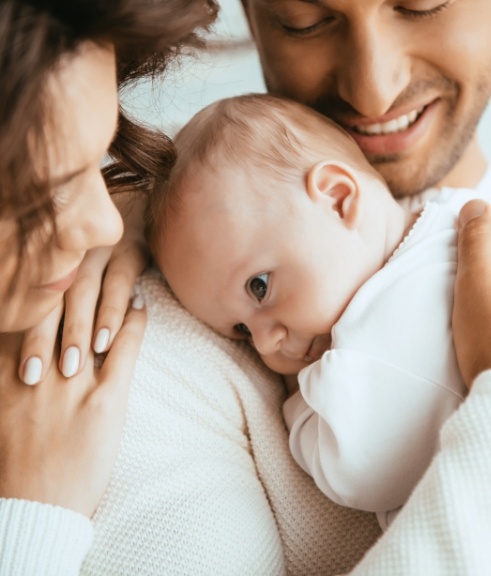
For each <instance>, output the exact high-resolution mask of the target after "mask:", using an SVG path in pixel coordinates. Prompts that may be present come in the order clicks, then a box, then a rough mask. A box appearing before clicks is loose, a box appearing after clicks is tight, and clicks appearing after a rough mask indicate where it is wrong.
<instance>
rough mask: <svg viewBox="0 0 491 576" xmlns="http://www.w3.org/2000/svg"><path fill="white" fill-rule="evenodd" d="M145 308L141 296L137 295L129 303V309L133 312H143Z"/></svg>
mask: <svg viewBox="0 0 491 576" xmlns="http://www.w3.org/2000/svg"><path fill="white" fill-rule="evenodd" d="M144 306H145V301H144V300H143V296H142V295H141V294H137V295H136V296H135V297H134V298H133V300H132V301H131V307H132V308H133V309H134V310H143V307H144Z"/></svg>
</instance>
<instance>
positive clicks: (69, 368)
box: [61, 346, 80, 378]
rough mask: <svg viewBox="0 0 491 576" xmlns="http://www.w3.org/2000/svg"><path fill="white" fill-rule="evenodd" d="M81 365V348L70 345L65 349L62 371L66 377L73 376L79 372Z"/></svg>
mask: <svg viewBox="0 0 491 576" xmlns="http://www.w3.org/2000/svg"><path fill="white" fill-rule="evenodd" d="M79 365H80V350H79V349H78V348H77V347H76V346H70V347H69V348H67V349H66V350H65V354H64V355H63V363H62V365H61V373H62V374H63V376H65V378H71V377H72V376H75V374H76V373H77V372H78V367H79Z"/></svg>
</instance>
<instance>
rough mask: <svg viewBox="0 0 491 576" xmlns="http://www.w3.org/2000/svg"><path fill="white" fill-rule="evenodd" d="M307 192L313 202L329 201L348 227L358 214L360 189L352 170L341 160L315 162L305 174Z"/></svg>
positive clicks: (356, 219) (351, 226)
mask: <svg viewBox="0 0 491 576" xmlns="http://www.w3.org/2000/svg"><path fill="white" fill-rule="evenodd" d="M307 193H308V195H309V196H310V198H311V200H312V201H313V202H322V203H323V204H325V202H326V200H328V201H329V203H330V207H331V208H332V210H334V211H335V212H337V214H338V216H339V217H340V218H341V219H342V220H343V221H344V223H345V224H346V225H347V226H349V227H350V228H356V226H357V224H358V218H359V214H360V190H359V187H358V181H357V179H356V177H355V174H354V172H353V170H351V168H350V167H349V166H347V165H346V164H343V163H342V162H329V161H327V160H325V161H322V162H317V164H314V166H312V168H311V169H310V170H309V172H308V174H307Z"/></svg>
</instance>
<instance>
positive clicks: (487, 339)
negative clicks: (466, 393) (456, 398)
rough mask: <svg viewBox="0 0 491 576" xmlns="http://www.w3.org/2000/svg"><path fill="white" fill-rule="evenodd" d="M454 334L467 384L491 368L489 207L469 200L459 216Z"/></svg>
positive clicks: (477, 201) (490, 240)
mask: <svg viewBox="0 0 491 576" xmlns="http://www.w3.org/2000/svg"><path fill="white" fill-rule="evenodd" d="M452 325H453V334H454V341H455V348H456V350H457V359H458V362H459V367H460V371H461V373H462V376H463V378H464V381H465V383H466V385H467V386H468V387H469V388H470V387H471V386H472V382H473V381H474V379H475V378H476V376H478V375H479V374H480V373H481V372H482V371H483V370H487V369H489V368H491V207H490V206H489V205H487V204H486V203H485V202H483V201H482V200H471V201H470V202H468V203H467V204H466V205H465V206H464V207H463V208H462V210H461V212H460V216H459V239H458V266H457V276H456V279H455V302H454V310H453V319H452Z"/></svg>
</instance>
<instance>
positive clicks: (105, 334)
mask: <svg viewBox="0 0 491 576" xmlns="http://www.w3.org/2000/svg"><path fill="white" fill-rule="evenodd" d="M109 336H111V332H110V331H109V328H101V329H100V330H99V332H97V336H96V339H95V342H94V352H96V353H97V354H102V352H105V351H106V348H107V345H108V344H109Z"/></svg>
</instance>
